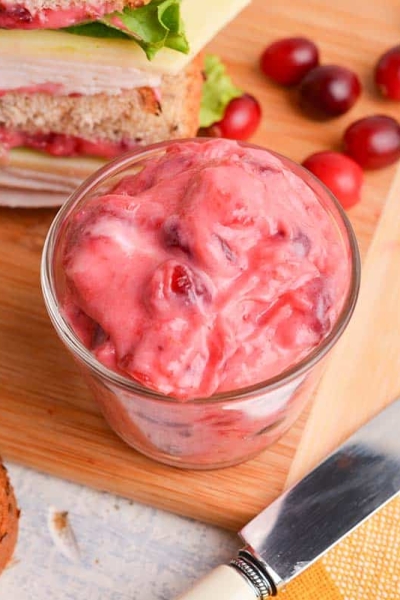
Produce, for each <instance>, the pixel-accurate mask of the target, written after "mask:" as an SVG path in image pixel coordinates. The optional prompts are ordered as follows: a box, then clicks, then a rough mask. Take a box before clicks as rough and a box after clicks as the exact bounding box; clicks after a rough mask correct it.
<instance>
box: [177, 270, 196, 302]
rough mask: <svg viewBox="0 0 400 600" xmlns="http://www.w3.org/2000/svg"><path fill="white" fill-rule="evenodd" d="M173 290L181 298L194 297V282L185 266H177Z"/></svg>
mask: <svg viewBox="0 0 400 600" xmlns="http://www.w3.org/2000/svg"><path fill="white" fill-rule="evenodd" d="M171 290H172V291H173V292H174V294H179V295H180V296H188V297H189V295H193V292H194V290H193V281H192V279H191V277H190V275H189V272H188V270H187V269H186V267H184V266H183V265H176V266H175V268H174V270H173V272H172V275H171Z"/></svg>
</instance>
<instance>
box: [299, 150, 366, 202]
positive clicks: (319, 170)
mask: <svg viewBox="0 0 400 600" xmlns="http://www.w3.org/2000/svg"><path fill="white" fill-rule="evenodd" d="M302 164H303V167H305V168H306V169H308V170H309V171H311V173H313V174H314V175H315V176H316V177H318V179H320V180H321V181H322V183H324V184H325V185H326V187H327V188H328V189H329V190H330V191H331V192H332V194H333V195H334V196H335V197H336V198H337V199H338V200H339V202H340V204H341V205H342V206H343V208H350V207H351V206H354V205H355V204H357V202H359V201H360V199H361V188H362V184H363V179H364V175H363V171H362V169H361V167H360V166H359V165H358V164H357V163H356V162H355V161H354V160H353V159H352V158H350V157H349V156H346V155H345V154H342V153H341V152H330V151H324V152H316V153H315V154H311V156H309V157H308V158H306V159H305V160H304V161H303V163H302Z"/></svg>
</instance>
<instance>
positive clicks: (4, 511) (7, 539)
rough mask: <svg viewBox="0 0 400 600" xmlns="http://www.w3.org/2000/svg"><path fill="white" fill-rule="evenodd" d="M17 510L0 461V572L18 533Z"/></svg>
mask: <svg viewBox="0 0 400 600" xmlns="http://www.w3.org/2000/svg"><path fill="white" fill-rule="evenodd" d="M18 519H19V510H18V508H17V503H16V500H15V496H14V492H13V489H12V487H11V484H10V481H9V479H8V475H7V471H6V469H5V467H4V465H2V464H1V462H0V573H1V571H2V570H3V569H4V567H5V566H6V564H7V563H8V561H9V560H10V558H11V556H12V554H13V552H14V548H15V544H16V542H17V535H18Z"/></svg>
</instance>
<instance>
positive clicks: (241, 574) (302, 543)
mask: <svg viewBox="0 0 400 600" xmlns="http://www.w3.org/2000/svg"><path fill="white" fill-rule="evenodd" d="M321 435H323V431H321ZM260 484H261V482H260ZM399 490H400V399H398V400H396V401H395V402H393V403H392V404H390V405H389V406H388V407H387V408H386V409H384V410H383V411H382V412H380V413H379V414H378V415H377V416H376V417H375V418H373V419H372V420H371V421H369V422H368V423H367V424H366V425H364V426H363V427H361V428H360V429H359V430H358V431H357V432H356V433H355V434H354V435H352V436H351V437H350V438H349V439H348V440H347V441H346V442H345V443H344V444H343V445H342V446H340V447H339V448H338V449H337V450H335V452H333V453H332V454H331V455H329V456H328V457H327V458H326V459H325V460H324V461H323V462H322V463H320V464H319V465H318V466H317V467H316V468H315V469H314V470H313V471H311V472H310V473H309V474H308V475H307V476H306V477H304V479H302V480H301V481H299V483H297V484H296V485H294V486H293V487H292V488H290V489H288V490H287V491H286V492H285V493H284V494H282V495H281V496H280V497H279V498H278V499H277V500H276V501H275V502H273V503H272V504H271V505H270V506H268V507H267V508H266V509H265V510H263V511H262V512H261V513H260V514H259V515H257V516H256V517H255V518H254V519H253V520H252V521H250V522H249V523H248V524H247V525H245V527H244V528H243V529H242V530H241V531H240V532H239V536H240V537H241V538H242V540H243V542H244V543H245V546H244V548H242V550H240V551H239V553H238V555H237V557H236V558H234V559H233V560H232V561H231V562H230V564H229V565H221V566H219V567H217V568H216V569H214V571H212V572H211V573H210V574H209V575H207V576H206V577H204V578H203V579H202V580H200V581H199V582H198V583H197V584H196V585H195V586H194V587H193V588H192V589H191V590H190V591H189V592H187V593H186V594H183V595H182V596H180V597H179V599H178V600H255V599H258V600H265V599H266V598H269V597H271V596H276V595H279V590H280V589H281V588H282V587H283V586H284V585H285V584H287V583H289V582H290V581H291V580H292V579H293V578H294V577H297V576H298V575H299V574H300V573H302V572H303V571H304V570H305V569H307V567H309V566H310V565H312V563H314V562H315V561H317V560H318V559H319V558H321V557H322V556H323V555H324V554H325V552H327V551H328V550H329V549H330V548H332V547H333V546H335V544H337V543H338V542H340V541H341V540H343V538H345V537H346V536H347V535H348V534H349V533H350V532H351V531H354V529H356V528H357V527H358V526H359V525H361V523H363V522H364V521H365V520H366V519H368V518H369V517H371V516H372V515H373V514H374V512H376V511H377V510H378V509H379V508H381V507H382V506H383V505H384V504H386V503H387V502H389V501H390V500H391V499H392V498H393V497H394V496H395V495H396V494H397V493H398V492H399ZM378 595H379V594H378Z"/></svg>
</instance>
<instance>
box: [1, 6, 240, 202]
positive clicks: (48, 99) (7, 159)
mask: <svg viewBox="0 0 400 600" xmlns="http://www.w3.org/2000/svg"><path fill="white" fill-rule="evenodd" d="M248 3H249V0H218V2H216V1H215V0H201V2H200V1H199V0H0V204H2V205H9V206H25V205H26V206H45V205H49V206H50V205H59V204H61V203H62V202H63V201H64V200H65V199H66V198H67V196H68V195H69V194H70V192H71V191H73V189H75V187H76V186H77V185H78V184H79V183H80V182H81V181H82V180H83V179H84V178H85V177H87V176H88V175H89V174H90V173H91V172H93V171H94V170H95V169H96V168H98V167H99V166H100V165H101V164H102V163H103V162H104V161H105V160H108V159H110V158H113V157H115V156H117V155H119V154H121V153H122V152H125V151H127V150H130V149H133V148H135V147H136V146H138V145H145V144H150V143H154V142H158V141H161V140H165V139H173V138H182V137H191V136H195V135H196V132H197V130H198V128H199V125H200V124H201V123H200V122H199V114H200V106H201V102H202V87H203V81H204V76H203V70H204V63H203V57H201V56H200V54H199V53H200V52H201V50H202V49H203V47H204V46H205V45H206V44H207V43H208V42H209V41H210V40H211V39H212V38H213V37H214V35H215V34H216V33H217V32H218V31H219V30H220V29H221V28H222V27H224V26H225V25H226V24H227V23H228V22H229V21H230V20H231V19H233V18H234V17H235V16H236V15H237V14H238V12H239V11H240V10H241V9H242V8H244V6H246V5H247V4H248Z"/></svg>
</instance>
